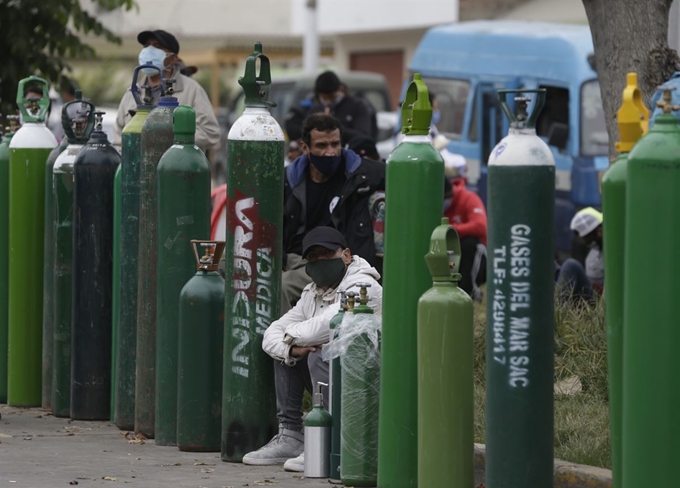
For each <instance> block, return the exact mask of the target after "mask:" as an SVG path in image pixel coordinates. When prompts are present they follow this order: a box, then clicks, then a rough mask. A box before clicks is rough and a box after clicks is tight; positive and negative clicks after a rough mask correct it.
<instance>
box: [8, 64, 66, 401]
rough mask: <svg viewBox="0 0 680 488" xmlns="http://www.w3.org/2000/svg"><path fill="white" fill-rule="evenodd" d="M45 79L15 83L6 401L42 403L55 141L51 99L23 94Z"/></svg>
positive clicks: (10, 186)
mask: <svg viewBox="0 0 680 488" xmlns="http://www.w3.org/2000/svg"><path fill="white" fill-rule="evenodd" d="M30 84H38V85H42V91H43V93H45V94H47V93H49V85H48V84H47V82H46V81H45V80H43V79H41V78H38V77H36V76H30V77H28V78H25V79H23V80H21V81H20V82H19V88H18V91H17V105H18V106H19V110H20V111H21V113H22V115H23V119H24V125H23V126H22V127H21V129H19V130H18V131H17V133H16V134H15V135H14V137H12V140H11V141H10V144H9V152H10V156H9V159H10V163H9V334H8V343H9V354H8V384H7V388H8V403H9V404H10V405H12V406H16V407H38V406H40V405H41V403H42V311H43V302H42V289H43V263H42V261H41V258H42V256H43V249H44V224H45V164H46V162H47V157H48V155H49V154H50V152H51V151H52V149H54V148H55V147H57V140H56V139H55V137H54V135H53V134H52V132H51V131H50V130H49V129H48V128H47V127H46V126H45V120H46V117H47V109H48V108H49V104H50V99H49V98H48V97H47V96H45V97H43V98H33V99H27V98H24V88H25V87H26V88H28V87H29V86H30Z"/></svg>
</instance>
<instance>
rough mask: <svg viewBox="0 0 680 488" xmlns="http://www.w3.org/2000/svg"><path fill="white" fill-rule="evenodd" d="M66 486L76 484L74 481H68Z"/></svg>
mask: <svg viewBox="0 0 680 488" xmlns="http://www.w3.org/2000/svg"><path fill="white" fill-rule="evenodd" d="M68 484H69V485H77V484H78V482H77V481H76V480H73V481H69V482H68Z"/></svg>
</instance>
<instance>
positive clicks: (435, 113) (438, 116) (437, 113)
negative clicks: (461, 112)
mask: <svg viewBox="0 0 680 488" xmlns="http://www.w3.org/2000/svg"><path fill="white" fill-rule="evenodd" d="M441 118H442V113H441V112H440V111H439V109H437V110H433V111H432V125H437V124H438V123H439V119H441Z"/></svg>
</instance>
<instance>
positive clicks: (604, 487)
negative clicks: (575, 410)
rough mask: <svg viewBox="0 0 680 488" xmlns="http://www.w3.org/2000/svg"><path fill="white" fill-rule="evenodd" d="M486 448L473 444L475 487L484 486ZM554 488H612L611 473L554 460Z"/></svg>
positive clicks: (601, 469) (482, 445) (606, 470)
mask: <svg viewBox="0 0 680 488" xmlns="http://www.w3.org/2000/svg"><path fill="white" fill-rule="evenodd" d="M485 466H486V446H484V444H475V486H476V487H478V488H479V486H480V484H481V485H482V487H483V484H484V480H485V477H484V469H485ZM554 488H612V472H611V471H610V470H608V469H603V468H595V467H593V466H586V465H583V464H574V463H568V462H566V461H560V460H559V459H555V486H554Z"/></svg>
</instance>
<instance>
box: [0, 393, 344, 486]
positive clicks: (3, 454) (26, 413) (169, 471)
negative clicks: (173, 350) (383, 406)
mask: <svg viewBox="0 0 680 488" xmlns="http://www.w3.org/2000/svg"><path fill="white" fill-rule="evenodd" d="M0 414H1V415H2V419H0V488H12V487H15V488H55V487H68V486H74V485H78V486H81V487H89V486H107V487H109V488H116V486H120V485H123V486H130V487H138V488H151V487H163V488H171V487H172V488H175V487H177V488H180V487H182V488H183V487H187V488H189V487H191V488H200V487H205V488H226V487H233V488H241V487H243V486H248V487H257V486H268V487H270V488H293V487H295V488H297V487H310V488H314V487H330V486H337V485H331V484H329V482H328V480H325V479H324V480H312V479H304V477H303V476H302V474H301V473H288V472H285V471H283V468H282V467H281V466H265V467H250V466H244V465H242V464H233V463H225V462H222V461H221V460H220V454H219V453H186V452H180V451H179V450H178V449H177V448H175V447H160V446H156V445H155V443H154V441H153V440H147V441H146V442H145V443H144V444H141V445H135V444H130V443H128V441H127V440H126V439H125V437H124V436H123V435H122V434H121V432H120V431H119V430H118V428H116V427H115V426H114V425H112V424H110V423H109V422H81V421H71V420H69V419H58V418H55V417H53V416H52V415H51V414H48V413H47V412H46V411H44V410H41V409H16V408H11V407H8V406H6V405H0Z"/></svg>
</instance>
